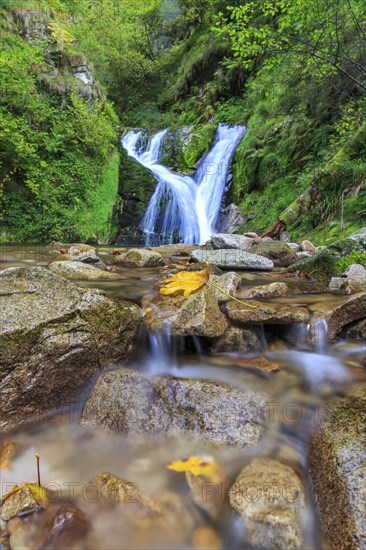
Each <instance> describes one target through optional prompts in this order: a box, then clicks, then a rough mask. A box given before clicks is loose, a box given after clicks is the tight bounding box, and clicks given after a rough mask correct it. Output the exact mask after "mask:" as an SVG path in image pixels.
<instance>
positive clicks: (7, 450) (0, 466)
mask: <svg viewBox="0 0 366 550" xmlns="http://www.w3.org/2000/svg"><path fill="white" fill-rule="evenodd" d="M15 450H16V445H15V443H14V442H13V441H3V442H2V443H1V444H0V470H9V468H10V464H11V461H12V459H13V458H14V455H15Z"/></svg>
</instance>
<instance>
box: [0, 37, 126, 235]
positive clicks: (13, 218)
mask: <svg viewBox="0 0 366 550" xmlns="http://www.w3.org/2000/svg"><path fill="white" fill-rule="evenodd" d="M2 40H3V42H2V43H3V48H2V50H1V52H0V80H1V82H2V92H3V93H2V95H1V97H0V155H1V156H0V160H1V170H2V176H3V177H2V189H3V197H2V209H3V216H2V217H3V219H2V239H3V240H5V239H6V240H16V241H27V240H33V241H45V240H48V239H51V238H53V239H60V240H62V239H67V240H73V239H77V238H82V237H84V238H87V237H88V236H89V235H88V233H87V231H88V232H92V227H94V229H93V232H94V233H95V232H99V231H102V233H103V235H105V234H106V233H108V227H109V226H108V218H106V217H105V223H106V225H105V227H103V228H101V222H100V220H98V219H95V220H94V221H95V224H94V226H93V220H92V219H91V221H90V226H89V227H88V228H86V225H85V224H84V221H83V215H84V214H83V213H84V212H85V211H86V210H88V209H91V211H92V212H93V205H94V204H95V202H98V199H99V198H100V195H99V192H100V191H101V192H102V194H105V189H104V186H105V184H104V173H105V170H106V167H107V166H109V163H110V155H111V153H113V151H114V150H115V143H116V123H117V119H116V117H115V115H114V113H113V110H112V108H111V106H110V105H109V104H108V103H107V101H106V100H105V99H103V98H102V97H100V98H98V97H94V98H93V101H90V100H88V99H84V98H82V97H81V96H80V95H79V86H78V83H77V80H76V79H75V78H73V77H72V75H70V83H69V85H68V86H67V88H66V90H63V91H62V93H61V91H60V92H59V91H57V86H54V87H53V88H48V89H45V87H44V82H43V81H41V80H40V75H41V74H43V71H45V70H48V71H49V70H50V68H49V63H50V53H49V52H50V47H51V46H52V47H55V44H57V47H58V48H61V47H62V46H61V44H60V42H62V41H63V39H62V38H60V39H56V37H55V36H52V35H50V34H48V35H46V37H45V38H42V39H40V40H37V41H34V42H30V41H27V40H26V39H24V38H22V37H21V36H20V34H19V31H18V29H17V28H15V31H14V29H13V28H12V27H9V28H8V29H7V30H5V31H4V32H3V35H2ZM57 40H60V42H58V41H57ZM61 51H62V50H61ZM113 177H114V181H115V183H114V186H113V185H112V184H111V182H110V187H111V188H112V189H113V188H116V185H117V183H118V175H116V174H114V176H113ZM110 179H111V176H109V180H110ZM114 193H115V190H114ZM109 207H110V203H109ZM100 235H101V234H100Z"/></svg>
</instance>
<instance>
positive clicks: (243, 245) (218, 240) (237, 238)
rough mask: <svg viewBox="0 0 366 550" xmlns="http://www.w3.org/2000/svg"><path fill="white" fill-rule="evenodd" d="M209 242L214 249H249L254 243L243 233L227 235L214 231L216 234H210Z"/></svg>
mask: <svg viewBox="0 0 366 550" xmlns="http://www.w3.org/2000/svg"><path fill="white" fill-rule="evenodd" d="M211 242H212V245H213V248H214V250H221V249H222V248H224V249H226V248H229V249H230V248H235V249H239V250H246V251H250V249H251V248H252V246H253V244H254V242H253V239H251V238H249V237H244V235H228V234H226V233H216V235H212V236H211Z"/></svg>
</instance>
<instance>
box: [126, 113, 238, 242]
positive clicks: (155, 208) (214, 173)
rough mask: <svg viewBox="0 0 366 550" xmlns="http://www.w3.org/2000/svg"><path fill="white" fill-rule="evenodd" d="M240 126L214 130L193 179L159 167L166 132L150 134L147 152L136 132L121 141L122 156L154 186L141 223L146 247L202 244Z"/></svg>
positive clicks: (213, 216) (216, 208) (210, 230)
mask: <svg viewBox="0 0 366 550" xmlns="http://www.w3.org/2000/svg"><path fill="white" fill-rule="evenodd" d="M245 131H246V128H245V127H244V126H229V125H227V124H219V127H218V130H217V134H216V138H215V141H214V143H213V146H212V148H211V150H210V151H209V152H208V153H207V154H206V155H205V156H204V157H203V158H202V159H201V160H200V162H199V165H198V168H197V171H196V174H195V175H194V176H193V177H190V176H184V175H180V174H176V173H174V172H172V171H171V170H169V169H168V168H166V167H165V166H162V165H161V164H159V157H160V151H161V147H162V144H163V142H164V139H165V137H166V136H167V134H168V130H161V131H159V132H157V133H156V134H154V135H153V136H152V137H151V138H150V140H149V142H148V144H147V146H146V142H145V141H144V135H143V132H142V131H134V130H132V131H130V132H128V133H127V134H126V135H125V136H124V137H123V139H122V145H123V147H124V148H125V149H126V151H127V153H128V155H129V156H130V157H132V158H134V159H135V160H136V161H137V162H139V163H140V164H142V165H143V166H145V167H146V168H147V169H148V170H150V171H151V172H152V174H153V175H154V176H155V178H156V180H157V186H156V189H155V192H154V194H153V196H152V197H151V199H150V202H149V205H148V208H147V211H146V213H145V216H144V217H143V219H142V222H141V229H142V230H143V231H144V232H145V233H146V244H147V245H151V244H158V243H172V242H174V241H175V242H184V243H188V244H193V243H198V244H202V243H204V242H206V241H207V240H208V239H209V238H210V237H211V235H212V234H213V233H215V225H216V222H217V219H218V216H219V212H220V206H221V201H222V197H223V194H224V190H225V183H226V180H227V175H228V171H229V168H230V165H231V161H232V158H233V155H234V152H235V150H236V148H237V146H238V145H239V143H240V141H241V140H242V139H243V137H244V134H245Z"/></svg>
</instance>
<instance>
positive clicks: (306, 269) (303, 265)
mask: <svg viewBox="0 0 366 550" xmlns="http://www.w3.org/2000/svg"><path fill="white" fill-rule="evenodd" d="M339 259H340V254H339V253H338V252H336V251H335V250H324V251H323V252H320V253H319V254H316V255H315V256H312V257H310V258H306V259H305V260H301V261H300V262H297V263H295V264H293V265H292V266H290V267H289V269H288V271H289V272H290V273H293V272H295V271H301V273H305V274H306V275H309V276H310V277H313V278H314V279H317V280H318V281H319V282H320V283H323V284H326V285H328V283H329V281H330V279H331V278H332V277H334V275H336V269H335V264H336V262H337V261H338V260H339Z"/></svg>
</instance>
